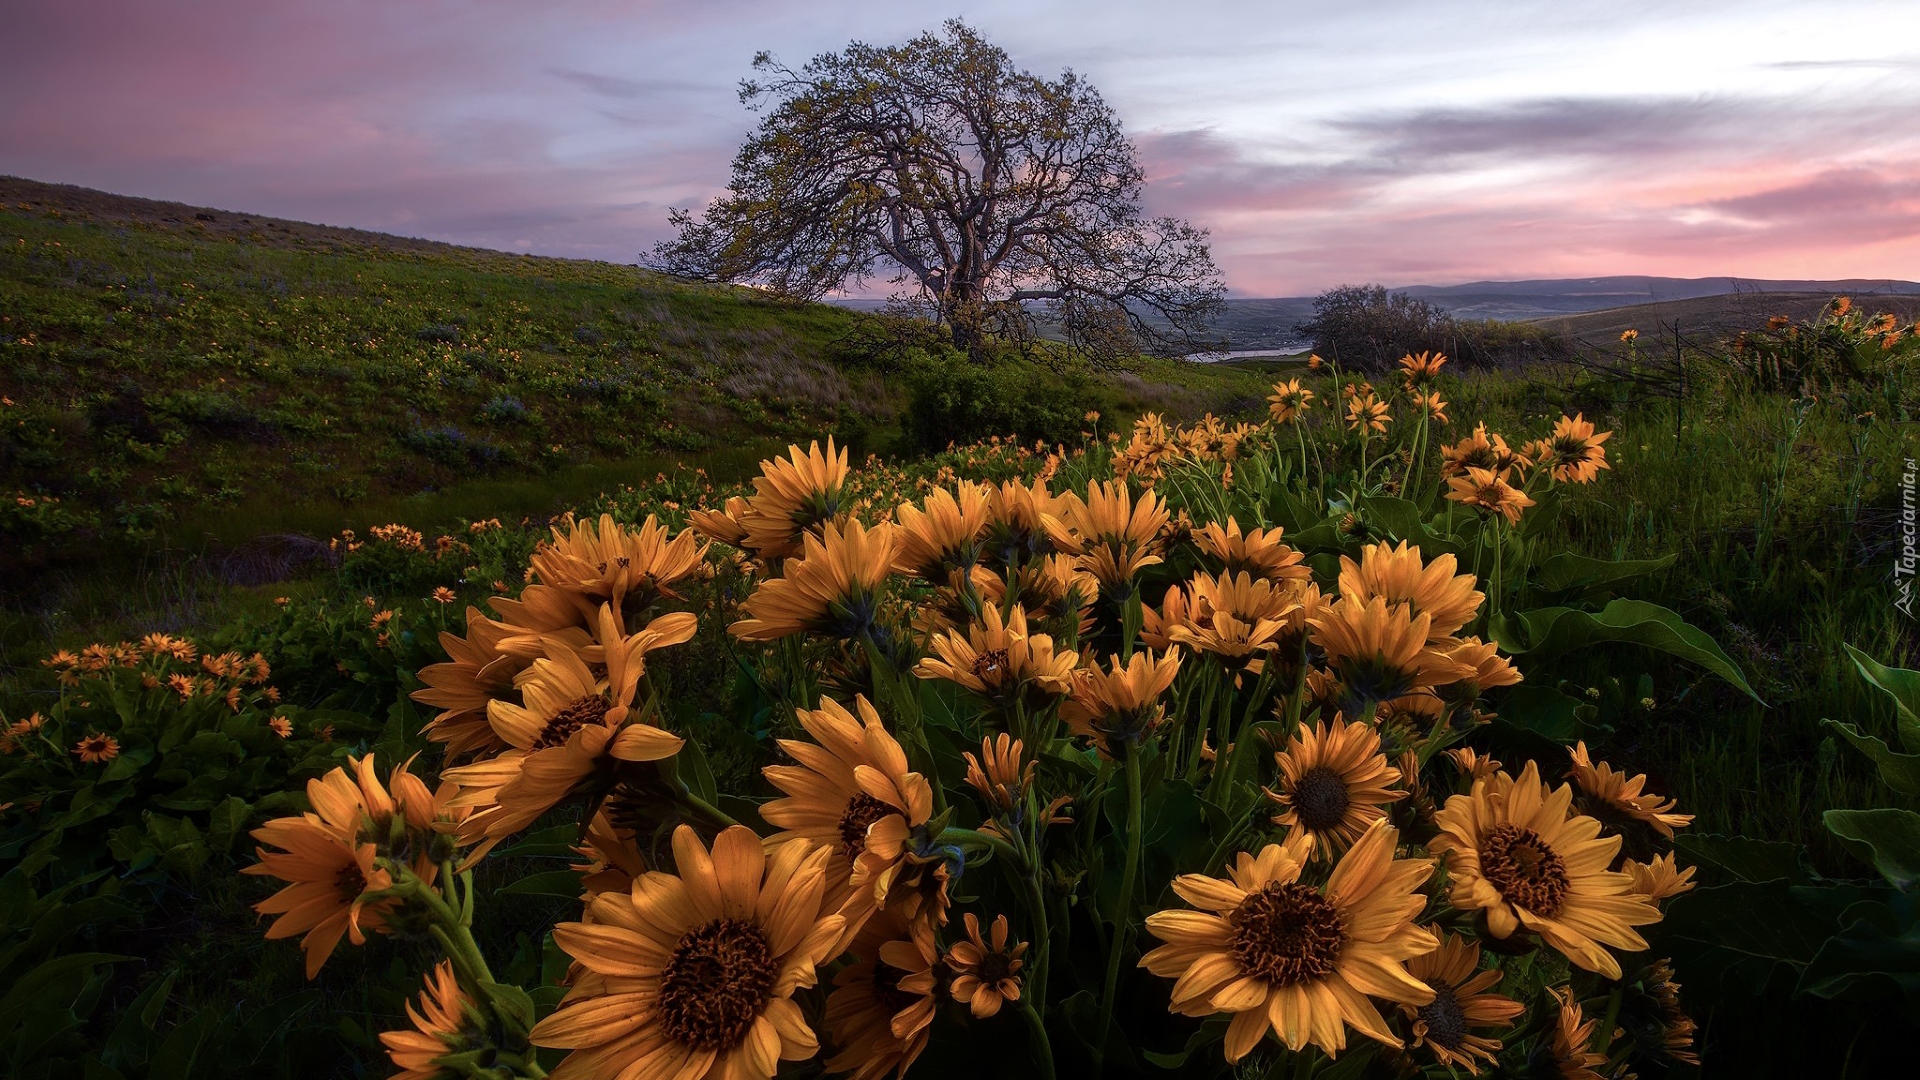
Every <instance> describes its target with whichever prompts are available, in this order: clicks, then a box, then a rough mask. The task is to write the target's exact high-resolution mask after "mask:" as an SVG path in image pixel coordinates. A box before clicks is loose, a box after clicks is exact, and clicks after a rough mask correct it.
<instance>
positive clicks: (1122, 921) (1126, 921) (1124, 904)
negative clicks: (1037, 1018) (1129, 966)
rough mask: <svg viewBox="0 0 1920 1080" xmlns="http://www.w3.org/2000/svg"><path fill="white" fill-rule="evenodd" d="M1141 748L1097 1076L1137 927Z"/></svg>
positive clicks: (1131, 755)
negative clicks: (1126, 956) (1135, 883)
mask: <svg viewBox="0 0 1920 1080" xmlns="http://www.w3.org/2000/svg"><path fill="white" fill-rule="evenodd" d="M1140 825H1141V822H1140V748H1139V746H1137V745H1135V746H1129V747H1128V748H1127V861H1126V865H1125V867H1124V868H1123V869H1122V870H1121V871H1120V902H1119V904H1118V906H1116V907H1115V909H1114V913H1113V915H1114V918H1113V945H1112V951H1110V952H1109V953H1107V984H1106V991H1105V993H1104V994H1103V995H1102V996H1101V999H1100V1000H1101V1009H1100V1041H1099V1043H1097V1044H1096V1045H1095V1046H1094V1048H1093V1059H1094V1062H1095V1072H1094V1075H1095V1076H1096V1077H1097V1076H1099V1074H1100V1070H1101V1069H1103V1068H1105V1066H1106V1060H1107V1036H1108V1034H1109V1033H1110V1032H1111V1031H1112V1030H1113V1005H1114V997H1115V995H1116V994H1117V993H1118V992H1119V989H1120V959H1121V957H1122V956H1123V955H1124V954H1125V953H1126V951H1127V943H1128V938H1129V937H1131V936H1132V935H1131V934H1130V933H1129V931H1131V930H1132V928H1133V921H1132V915H1133V878H1134V875H1135V874H1136V873H1137V872H1138V871H1139V869H1140Z"/></svg>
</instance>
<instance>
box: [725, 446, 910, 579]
mask: <svg viewBox="0 0 1920 1080" xmlns="http://www.w3.org/2000/svg"><path fill="white" fill-rule="evenodd" d="M846 483H847V451H846V448H845V447H841V448H839V449H838V450H837V451H836V450H835V448H834V445H833V439H832V438H831V437H829V438H828V439H827V450H826V453H824V454H823V453H821V452H820V444H819V443H817V442H816V443H812V444H811V445H809V446H808V447H807V452H806V453H805V454H804V455H803V454H801V453H800V448H799V447H798V446H789V447H788V448H787V456H786V457H785V458H774V459H772V460H770V461H762V462H761V463H760V475H759V476H757V477H755V478H754V480H753V487H754V490H755V491H756V492H757V494H756V495H754V496H753V497H752V498H750V499H748V500H747V506H746V509H745V512H744V513H742V514H741V515H740V519H739V522H740V527H741V529H742V530H744V532H745V534H746V535H745V537H744V538H743V541H744V543H745V544H746V546H747V547H750V548H752V549H753V550H754V551H756V552H758V553H759V554H760V557H761V558H763V559H784V558H787V557H788V556H790V555H797V554H800V552H801V549H802V548H801V538H802V537H803V536H806V535H810V534H816V533H817V531H818V530H820V529H821V528H823V527H824V526H827V525H829V524H835V523H838V522H839V521H840V520H841V519H842V518H843V517H844V516H845V513H846V502H847V499H846V495H845V493H844V489H845V487H846ZM889 561H891V560H889Z"/></svg>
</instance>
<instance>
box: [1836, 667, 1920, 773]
mask: <svg viewBox="0 0 1920 1080" xmlns="http://www.w3.org/2000/svg"><path fill="white" fill-rule="evenodd" d="M1847 655H1849V656H1851V657H1853V666H1854V667H1856V668H1858V669H1860V677H1861V678H1863V679H1865V680H1867V681H1868V682H1870V683H1872V684H1873V685H1875V686H1877V687H1879V688H1880V689H1881V690H1883V691H1885V692H1886V695H1887V696H1888V697H1890V698H1892V699H1893V706H1894V709H1895V710H1896V711H1897V713H1898V720H1899V725H1900V744H1901V745H1902V746H1903V747H1905V748H1906V749H1907V750H1908V751H1909V752H1912V753H1917V754H1920V671H1909V670H1908V669H1906V668H1893V667H1887V666H1885V665H1883V664H1880V663H1878V662H1876V661H1875V660H1874V659H1873V657H1871V656H1868V655H1867V654H1866V653H1863V652H1861V651H1860V650H1859V649H1856V648H1854V647H1853V646H1851V645H1848V646H1847Z"/></svg>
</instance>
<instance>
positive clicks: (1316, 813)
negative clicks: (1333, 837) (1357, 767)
mask: <svg viewBox="0 0 1920 1080" xmlns="http://www.w3.org/2000/svg"><path fill="white" fill-rule="evenodd" d="M1352 801H1353V800H1352V799H1351V798H1349V797H1348V795H1347V783H1346V781H1344V780H1342V779H1340V774H1339V773H1337V772H1334V771H1333V770H1332V769H1330V768H1328V767H1327V766H1325V765H1315V766H1314V767H1313V768H1311V769H1308V770H1307V771H1306V772H1305V773H1303V774H1301V776H1300V779H1299V781H1298V782H1296V783H1295V784H1294V785H1293V809H1294V813H1296V814H1298V815H1299V816H1300V824H1302V825H1305V826H1306V827H1307V828H1309V829H1312V830H1314V831H1316V832H1325V831H1327V830H1329V829H1333V828H1336V827H1337V826H1339V824H1340V823H1341V822H1343V821H1345V820H1346V817H1347V807H1348V805H1349V804H1351V803H1352Z"/></svg>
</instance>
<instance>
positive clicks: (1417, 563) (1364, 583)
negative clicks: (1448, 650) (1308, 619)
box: [1340, 540, 1487, 643]
mask: <svg viewBox="0 0 1920 1080" xmlns="http://www.w3.org/2000/svg"><path fill="white" fill-rule="evenodd" d="M1459 566H1460V563H1459V560H1458V559H1456V558H1454V557H1453V556H1452V555H1450V554H1449V555H1439V556H1435V558H1434V560H1433V561H1432V562H1426V561H1425V560H1424V559H1423V558H1422V557H1421V555H1420V549H1419V548H1416V547H1413V546H1412V545H1411V544H1409V543H1408V542H1407V541H1405V540H1402V541H1400V543H1399V545H1398V546H1397V547H1396V546H1391V545H1388V544H1386V543H1385V542H1382V543H1378V544H1370V545H1368V546H1367V547H1365V548H1363V549H1361V552H1360V561H1359V562H1357V563H1356V562H1354V561H1353V560H1352V559H1350V558H1348V557H1347V556H1345V555H1342V556H1340V595H1341V596H1342V597H1344V598H1346V599H1348V600H1350V601H1352V602H1353V603H1355V604H1362V605H1364V604H1367V603H1369V602H1371V601H1372V600H1373V599H1374V598H1375V597H1379V598H1382V599H1384V600H1386V602H1387V603H1388V604H1393V605H1400V604H1407V605H1410V609H1409V614H1411V615H1427V616H1430V617H1431V620H1432V622H1431V625H1429V626H1428V628H1427V633H1428V635H1429V640H1430V641H1434V642H1436V643H1437V642H1438V641H1439V640H1440V639H1441V638H1445V637H1449V636H1451V635H1452V634H1454V633H1456V632H1457V631H1459V630H1460V628H1461V627H1463V626H1466V625H1467V624H1468V623H1470V622H1472V621H1473V618H1474V616H1475V615H1476V614H1478V613H1479V611H1480V604H1481V602H1482V601H1484V600H1486V598H1487V597H1486V594H1485V593H1483V592H1480V591H1479V590H1478V589H1475V588H1474V585H1475V584H1477V581H1476V579H1475V578H1474V576H1473V575H1472V574H1461V573H1458V572H1457V571H1458V570H1459Z"/></svg>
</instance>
